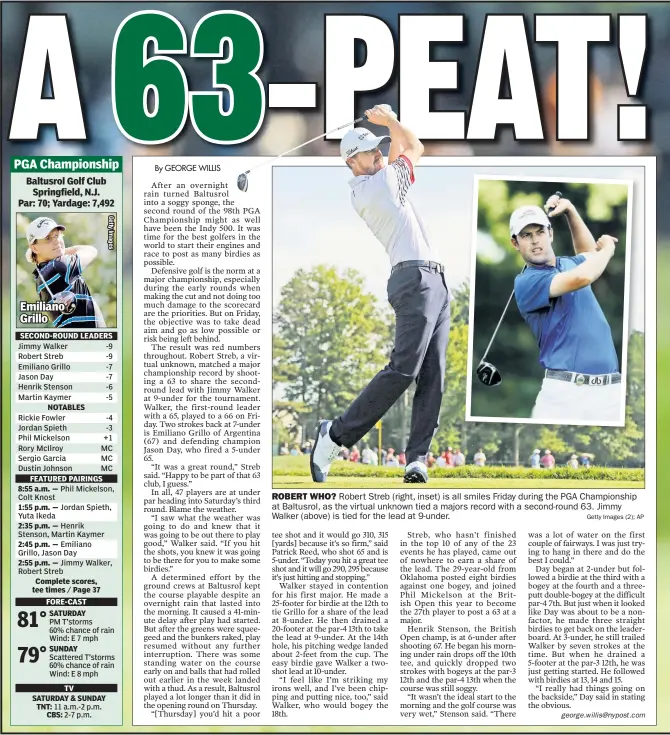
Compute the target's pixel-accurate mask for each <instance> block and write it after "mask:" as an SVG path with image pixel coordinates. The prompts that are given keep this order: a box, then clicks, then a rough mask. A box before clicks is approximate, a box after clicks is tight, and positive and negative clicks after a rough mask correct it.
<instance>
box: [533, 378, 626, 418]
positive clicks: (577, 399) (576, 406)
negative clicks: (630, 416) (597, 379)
mask: <svg viewBox="0 0 670 735" xmlns="http://www.w3.org/2000/svg"><path fill="white" fill-rule="evenodd" d="M623 399H624V385H623V383H612V384H610V385H576V384H575V383H568V382H567V381H563V380H553V379H552V378H545V379H544V380H543V381H542V388H540V392H539V393H538V394H537V399H536V400H535V406H534V407H533V412H532V414H531V417H532V418H533V419H538V420H541V421H544V422H546V423H548V424H557V423H561V424H589V425H592V426H601V425H602V424H603V423H607V424H615V423H619V424H620V423H622V418H623V417H622V414H621V407H622V401H623Z"/></svg>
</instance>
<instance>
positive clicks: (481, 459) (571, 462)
mask: <svg viewBox="0 0 670 735" xmlns="http://www.w3.org/2000/svg"><path fill="white" fill-rule="evenodd" d="M311 451H312V442H309V441H308V442H305V443H304V444H302V445H300V444H293V445H289V444H288V442H284V443H283V444H281V445H280V446H279V452H278V454H279V456H282V457H287V456H292V457H299V456H300V455H301V454H305V455H309V454H310V453H311ZM380 457H381V462H380ZM337 459H339V460H341V461H343V462H356V463H359V464H368V465H374V466H375V467H377V466H379V464H381V465H382V466H383V467H405V466H406V464H407V457H406V455H405V452H403V451H400V452H396V450H395V448H394V447H388V448H387V449H382V450H381V452H380V451H379V448H378V447H371V446H370V445H369V444H363V445H362V446H361V448H360V449H359V448H358V446H357V445H354V446H353V447H351V449H347V448H346V447H342V451H341V452H340V455H339V457H337ZM592 461H593V455H592V454H587V453H582V454H579V455H578V454H571V455H569V456H568V458H567V460H566V461H565V466H566V467H570V468H572V469H575V470H577V469H587V468H589V467H590V466H591V463H592ZM426 464H427V466H428V468H429V469H431V468H433V467H438V468H441V469H451V468H453V467H463V466H465V465H467V464H470V465H473V466H475V467H485V466H486V454H484V450H483V449H481V448H480V449H478V450H477V451H476V452H475V453H474V454H473V455H472V461H471V462H468V461H467V459H466V455H465V454H463V452H462V451H461V450H460V449H459V448H456V449H455V450H454V449H452V448H451V447H447V448H446V449H444V450H443V451H441V452H428V455H427V456H426ZM528 464H529V466H530V468H531V469H536V470H540V469H544V470H551V469H554V467H556V457H555V456H554V455H553V454H552V451H551V449H545V450H544V452H542V451H540V450H539V449H534V450H533V453H532V454H531V455H530V457H529V459H528Z"/></svg>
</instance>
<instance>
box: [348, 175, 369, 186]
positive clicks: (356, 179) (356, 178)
mask: <svg viewBox="0 0 670 735" xmlns="http://www.w3.org/2000/svg"><path fill="white" fill-rule="evenodd" d="M369 178H370V177H369V176H368V174H363V175H361V176H354V178H353V179H349V186H350V187H351V188H352V189H353V188H354V186H357V185H358V184H362V183H363V182H364V181H367V180H368V179H369Z"/></svg>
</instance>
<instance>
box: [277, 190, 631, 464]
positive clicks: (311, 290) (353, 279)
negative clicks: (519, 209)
mask: <svg viewBox="0 0 670 735" xmlns="http://www.w3.org/2000/svg"><path fill="white" fill-rule="evenodd" d="M550 193H551V192H550ZM363 283H364V281H363V278H362V276H361V275H360V274H359V273H357V272H356V271H355V270H351V269H349V270H345V271H338V270H336V269H335V268H328V267H325V266H319V267H316V268H314V269H312V270H309V271H306V270H298V271H296V273H295V275H294V276H293V278H292V279H291V280H290V281H289V282H288V283H287V284H286V286H285V287H284V288H283V289H282V292H281V297H280V301H279V303H278V304H277V305H276V309H275V313H274V355H273V358H274V362H273V379H274V392H275V402H274V441H275V444H277V445H278V444H280V443H282V442H288V443H289V444H294V443H298V444H300V443H302V442H304V441H306V440H311V439H312V438H313V433H314V428H315V426H316V422H317V421H318V420H319V419H324V418H334V417H336V416H338V415H339V414H340V413H342V411H343V410H344V409H345V408H346V407H347V405H348V404H349V403H350V401H351V400H352V399H353V398H354V397H355V396H356V395H357V394H358V392H359V391H360V390H361V389H362V388H363V386H364V385H365V384H366V382H367V381H368V380H369V379H370V378H371V377H372V376H373V375H374V374H375V372H376V371H377V370H380V369H381V368H382V367H383V366H384V365H385V364H386V363H387V361H388V357H389V354H390V349H391V346H392V344H393V329H394V326H393V325H394V322H393V314H392V311H391V309H390V308H389V307H388V306H386V305H382V304H380V303H379V302H378V301H377V299H375V297H374V296H372V295H371V294H368V293H366V292H365V289H364V286H363ZM468 304H469V287H468V285H467V284H465V285H463V286H462V287H460V288H459V289H457V290H456V291H455V292H454V300H453V301H452V322H451V334H450V340H449V347H448V352H447V389H446V393H445V396H444V399H443V402H442V410H441V418H440V427H439V429H438V431H437V433H436V436H435V439H434V441H433V446H432V448H433V451H440V450H442V449H444V448H446V447H447V446H451V447H454V448H456V447H460V448H461V449H462V450H463V452H464V453H465V454H466V456H467V460H468V462H472V457H473V454H474V453H475V452H476V451H477V450H478V449H479V448H480V447H481V448H482V449H483V450H484V452H485V453H486V455H487V458H488V462H489V464H516V463H519V464H522V465H523V464H527V463H528V458H529V456H530V454H531V452H532V451H533V449H535V448H536V447H537V448H539V449H545V448H548V449H551V450H552V451H553V453H554V454H555V456H556V458H557V462H558V463H564V462H565V461H567V459H568V457H569V456H570V454H572V453H573V452H578V453H580V452H586V453H589V454H592V455H594V457H595V463H596V464H600V465H611V466H641V465H642V463H643V457H644V454H643V450H644V335H643V334H641V333H634V334H633V335H632V336H631V338H630V342H629V348H628V408H627V421H626V426H625V427H623V428H617V429H613V428H600V427H574V426H536V425H529V424H499V423H484V422H482V423H477V422H466V421H465V396H466V390H467V353H468V308H469V306H468ZM412 395H413V388H410V390H409V391H407V393H406V394H405V395H404V396H402V397H401V398H400V399H399V400H398V402H397V403H396V404H395V405H394V406H393V407H392V408H391V410H390V411H389V412H388V413H387V415H386V416H385V417H384V420H383V437H382V442H383V446H384V448H387V447H389V446H392V447H394V448H395V449H396V450H397V451H400V450H402V449H404V447H405V445H406V442H407V432H408V427H409V421H410V415H411V406H412ZM533 397H534V396H533ZM366 440H367V441H368V443H369V444H370V446H372V447H375V446H377V444H378V434H377V431H376V430H373V431H372V432H370V435H369V436H368V437H367V438H366Z"/></svg>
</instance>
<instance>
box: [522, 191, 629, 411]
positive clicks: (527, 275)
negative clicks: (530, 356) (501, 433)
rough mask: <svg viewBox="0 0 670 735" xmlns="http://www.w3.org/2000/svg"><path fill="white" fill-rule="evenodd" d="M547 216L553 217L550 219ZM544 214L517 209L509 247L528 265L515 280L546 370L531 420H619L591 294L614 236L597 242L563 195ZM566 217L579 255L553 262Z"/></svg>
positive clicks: (617, 380)
mask: <svg viewBox="0 0 670 735" xmlns="http://www.w3.org/2000/svg"><path fill="white" fill-rule="evenodd" d="M545 210H547V211H549V216H547V214H546V213H545ZM545 210H543V209H542V208H541V207H535V206H532V207H531V206H529V207H520V208H519V209H517V210H515V211H514V212H513V213H512V216H511V217H510V236H511V238H512V245H514V247H515V248H516V249H517V250H518V251H519V253H521V256H522V257H523V259H524V261H525V262H526V265H527V267H526V268H525V269H524V270H523V272H522V273H520V274H519V275H518V276H517V277H516V280H515V282H514V295H515V297H516V302H517V304H518V306H519V311H520V312H521V315H522V316H523V318H524V319H525V320H526V323H527V324H528V326H529V327H530V328H531V330H532V332H533V334H534V335H535V338H536V340H537V343H538V346H539V348H540V364H541V365H542V367H543V368H545V376H544V380H543V382H542V388H541V389H540V392H539V394H538V396H537V399H536V401H535V407H534V408H533V412H532V418H534V419H541V420H543V421H547V422H550V423H552V422H564V423H577V424H579V423H582V422H583V423H589V424H599V423H605V422H607V423H613V422H617V421H621V418H622V416H621V407H622V405H621V402H622V399H623V390H622V384H621V374H620V373H619V361H618V358H617V354H616V350H615V348H614V342H613V340H612V331H611V330H610V326H609V324H608V323H607V319H606V318H605V315H604V314H603V310H602V309H601V308H600V304H599V303H598V301H597V299H596V297H595V296H594V294H593V291H592V290H591V284H592V283H593V282H594V281H596V280H597V279H598V278H599V277H600V276H601V275H602V273H603V271H604V270H605V268H606V267H607V264H608V263H609V262H610V260H611V258H612V256H613V255H614V249H615V243H616V242H617V241H616V238H613V237H610V236H609V235H603V236H602V237H601V238H600V239H599V240H598V241H597V242H596V241H595V240H594V238H593V235H591V232H590V231H589V229H588V227H587V226H586V225H585V224H584V221H583V220H582V218H581V217H580V215H579V213H578V212H577V210H576V209H575V207H574V205H573V204H572V203H571V202H569V201H568V200H567V199H563V198H561V197H559V196H558V195H554V196H552V197H550V198H549V199H548V200H547V202H546V204H545ZM562 214H564V215H565V216H566V219H567V221H568V226H569V228H570V233H571V235H572V244H573V247H574V251H575V255H572V256H568V257H561V256H556V255H555V254H554V250H553V240H554V231H553V228H552V226H551V220H553V219H555V218H556V217H558V216H559V215H562Z"/></svg>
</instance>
